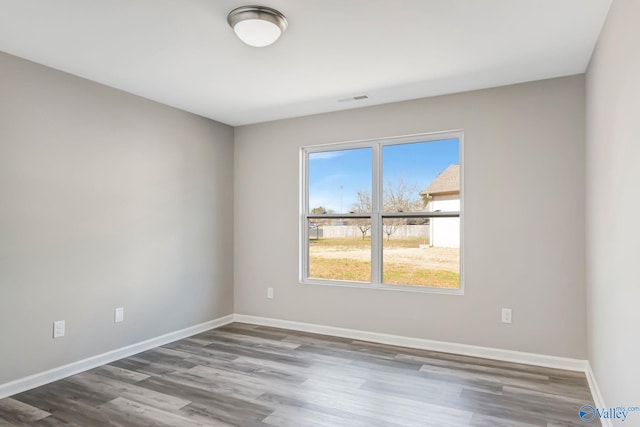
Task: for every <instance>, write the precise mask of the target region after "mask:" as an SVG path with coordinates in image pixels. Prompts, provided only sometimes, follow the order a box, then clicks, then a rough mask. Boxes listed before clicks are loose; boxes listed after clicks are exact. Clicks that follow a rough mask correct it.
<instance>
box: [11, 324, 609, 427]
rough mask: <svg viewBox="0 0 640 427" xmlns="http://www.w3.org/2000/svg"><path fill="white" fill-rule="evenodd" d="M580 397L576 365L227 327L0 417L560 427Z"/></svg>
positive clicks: (572, 418)
mask: <svg viewBox="0 0 640 427" xmlns="http://www.w3.org/2000/svg"><path fill="white" fill-rule="evenodd" d="M585 404H593V401H592V398H591V395H590V393H589V389H588V386H587V381H586V379H585V376H584V374H582V373H578V372H570V371H562V370H557V369H547V368H540V367H533V366H528V365H520V364H515V363H505V362H498V361H493V360H487V359H478V358H473V357H466V356H457V355H452V354H444V353H437V352H431V351H424V350H415V349H409V348H402V347H393V346H388V345H381V344H374V343H369V342H361V341H354V340H350V339H343V338H335V337H328V336H323V335H315V334H309V333H302V332H294V331H289V330H284V329H275V328H268V327H260V326H253V325H246V324H240V323H233V324H231V325H227V326H224V327H221V328H218V329H214V330H211V331H207V332H204V333H202V334H199V335H195V336H193V337H190V338H187V339H183V340H180V341H176V342H174V343H171V344H167V345H164V346H162V347H158V348H155V349H153V350H149V351H145V352H143V353H140V354H137V355H135V356H132V357H128V358H126V359H122V360H119V361H117V362H113V363H110V364H108V365H105V366H102V367H99V368H96V369H92V370H90V371H87V372H84V373H81V374H78V375H74V376H72V377H69V378H66V379H64V380H61V381H56V382H54V383H51V384H48V385H45V386H42V387H39V388H36V389H33V390H30V391H27V392H24V393H20V394H17V395H14V396H12V397H10V398H6V399H2V400H0V425H2V426H21V425H29V426H43V427H44V426H60V425H71V426H80V427H93V426H107V425H110V426H126V427H130V426H152V425H154V426H248V427H252V426H256V427H257V426H263V427H266V426H292V427H302V426H332V427H333V426H338V427H342V426H349V427H354V426H355V427H357V426H367V427H368V426H438V427H449V426H451V427H454V426H476V427H503V426H504V427H507V426H508V427H530V426H545V427H560V426H563V427H567V426H583V425H584V423H583V422H582V421H580V419H579V417H578V409H579V408H580V407H581V406H582V405H585ZM590 425H599V423H598V420H594V422H593V423H592V424H590Z"/></svg>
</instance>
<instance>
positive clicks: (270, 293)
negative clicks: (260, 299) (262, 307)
mask: <svg viewBox="0 0 640 427" xmlns="http://www.w3.org/2000/svg"><path fill="white" fill-rule="evenodd" d="M267 298H269V299H273V288H267Z"/></svg>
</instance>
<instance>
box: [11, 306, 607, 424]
mask: <svg viewBox="0 0 640 427" xmlns="http://www.w3.org/2000/svg"><path fill="white" fill-rule="evenodd" d="M234 321H235V322H242V323H249V324H253V325H261V326H272V327H276V328H283V329H291V330H296V331H303V332H311V333H317V334H323V335H332V336H336V337H343V338H350V339H354V340H362V341H371V342H376V343H381V344H389V345H397V346H401V347H410V348H417V349H422V350H431V351H440V352H444V353H454V354H460V355H465V356H474V357H482V358H487V359H494V360H501V361H505V362H514V363H524V364H529V365H536V366H544V367H548V368H556V369H566V370H571V371H579V372H584V373H585V374H586V376H587V380H588V382H589V387H590V389H591V393H592V394H593V398H594V401H595V404H596V406H597V407H600V408H603V407H605V406H604V402H603V400H602V395H601V394H600V391H599V390H598V387H597V384H596V381H595V377H594V376H593V372H592V371H591V368H590V366H589V362H588V361H586V360H580V359H571V358H565V357H557V356H548V355H543V354H535V353H525V352H519V351H513V350H504V349H498V348H490V347H480V346H474V345H468V344H457V343H451V342H445V341H435V340H428V339H422V338H411V337H405V336H400V335H390V334H382V333H378V332H368V331H361V330H356V329H346V328H338V327H334V326H325V325H318V324H312V323H302V322H294V321H289V320H280V319H272V318H266V317H257V316H248V315H244V314H230V315H228V316H224V317H221V318H218V319H214V320H211V321H208V322H205V323H201V324H199V325H195V326H191V327H188V328H185V329H182V330H179V331H175V332H171V333H168V334H165V335H161V336H159V337H155V338H151V339H149V340H146V341H142V342H140V343H136V344H132V345H129V346H126V347H122V348H119V349H115V350H112V351H109V352H107V353H103V354H99V355H96V356H92V357H89V358H87V359H83V360H79V361H77V362H73V363H70V364H68V365H64V366H60V367H57V368H54V369H51V370H48V371H45V372H40V373H37V374H34V375H30V376H28V377H25V378H20V379H17V380H15V381H11V382H9V383H5V384H0V399H2V398H4V397H8V396H11V395H14V394H17V393H21V392H23V391H26V390H29V389H32V388H35V387H39V386H42V385H45V384H48V383H50V382H53V381H57V380H60V379H63V378H66V377H69V376H71V375H75V374H78V373H80V372H84V371H86V370H89V369H93V368H97V367H99V366H102V365H104V364H107V363H111V362H113V361H116V360H119V359H122V358H125V357H129V356H132V355H134V354H137V353H140V352H142V351H146V350H149V349H152V348H155V347H158V346H161V345H165V344H168V343H170V342H173V341H177V340H180V339H183V338H187V337H189V336H192V335H195V334H198V333H201V332H204V331H208V330H210V329H214V328H218V327H220V326H223V325H227V324H229V323H231V322H234ZM603 421H604V420H603ZM604 427H608V426H604Z"/></svg>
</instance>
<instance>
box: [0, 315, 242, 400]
mask: <svg viewBox="0 0 640 427" xmlns="http://www.w3.org/2000/svg"><path fill="white" fill-rule="evenodd" d="M233 321H234V315H233V314H230V315H228V316H224V317H220V318H218V319H214V320H210V321H208V322H204V323H200V324H199V325H195V326H190V327H188V328H185V329H181V330H179V331H175V332H170V333H168V334H164V335H160V336H159V337H155V338H151V339H148V340H146V341H142V342H139V343H136V344H132V345H129V346H126V347H122V348H118V349H115V350H112V351H108V352H106V353H102V354H98V355H96V356H92V357H89V358H87V359H83V360H78V361H77V362H73V363H69V364H68V365H64V366H60V367H57V368H53V369H50V370H48V371H44V372H40V373H37V374H34V375H30V376H28V377H25V378H19V379H17V380H15V381H11V382H8V383H5V384H0V399H2V398H4V397H8V396H11V395H14V394H17V393H21V392H23V391H26V390H30V389H32V388H35V387H40V386H42V385H45V384H48V383H50V382H53V381H57V380H61V379H63V378H66V377H69V376H71V375H75V374H78V373H80V372H84V371H87V370H89V369H93V368H97V367H98V366H102V365H105V364H107V363H111V362H113V361H116V360H119V359H122V358H125V357H129V356H133V355H134V354H137V353H140V352H142V351H146V350H150V349H152V348H155V347H158V346H161V345H165V344H168V343H170V342H173V341H177V340H180V339H183V338H187V337H190V336H192V335H195V334H199V333H201V332H204V331H208V330H209V329H213V328H218V327H220V326H223V325H226V324H229V323H231V322H233Z"/></svg>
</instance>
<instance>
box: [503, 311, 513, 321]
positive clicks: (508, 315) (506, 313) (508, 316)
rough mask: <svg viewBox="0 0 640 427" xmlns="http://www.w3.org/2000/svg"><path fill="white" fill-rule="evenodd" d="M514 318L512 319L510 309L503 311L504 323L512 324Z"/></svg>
mask: <svg viewBox="0 0 640 427" xmlns="http://www.w3.org/2000/svg"><path fill="white" fill-rule="evenodd" d="M511 321H512V318H511V309H510V308H503V309H502V323H511Z"/></svg>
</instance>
